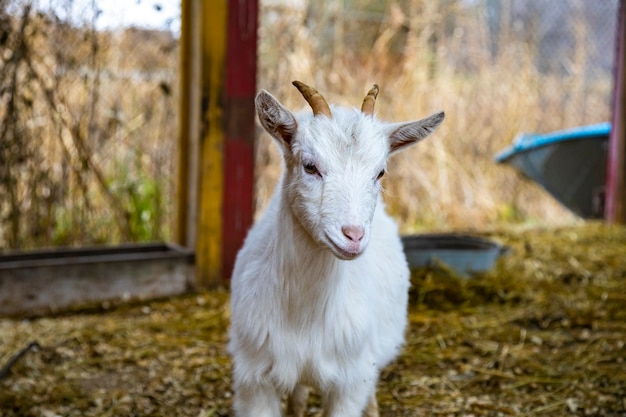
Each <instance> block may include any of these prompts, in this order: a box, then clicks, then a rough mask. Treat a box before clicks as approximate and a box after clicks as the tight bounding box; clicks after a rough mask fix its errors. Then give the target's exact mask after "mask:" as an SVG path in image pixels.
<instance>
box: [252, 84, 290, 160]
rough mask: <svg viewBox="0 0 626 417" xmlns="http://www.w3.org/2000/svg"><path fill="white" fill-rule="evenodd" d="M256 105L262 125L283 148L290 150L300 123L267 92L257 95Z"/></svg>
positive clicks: (263, 91) (262, 91)
mask: <svg viewBox="0 0 626 417" xmlns="http://www.w3.org/2000/svg"><path fill="white" fill-rule="evenodd" d="M254 103H255V105H256V111H257V114H258V115H259V121H260V122H261V125H263V127H264V128H265V130H267V133H269V134H270V135H272V137H273V138H274V139H276V140H277V141H278V142H279V144H280V145H281V147H284V148H285V149H286V150H288V149H289V148H290V146H291V142H292V141H293V138H294V137H295V136H296V131H297V130H298V123H296V119H295V117H293V114H292V113H291V112H290V111H289V110H288V109H287V108H286V107H285V106H283V105H282V104H280V102H279V101H278V100H276V98H275V97H274V96H273V95H271V94H270V93H268V92H267V91H265V90H261V91H260V92H259V94H257V96H256V99H255V100H254Z"/></svg>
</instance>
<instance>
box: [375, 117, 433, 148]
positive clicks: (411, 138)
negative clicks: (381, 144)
mask: <svg viewBox="0 0 626 417" xmlns="http://www.w3.org/2000/svg"><path fill="white" fill-rule="evenodd" d="M444 117H445V114H444V112H439V113H435V114H433V115H431V116H428V117H426V118H424V119H421V120H417V121H415V122H404V123H394V124H390V125H388V126H387V128H386V130H387V136H388V137H389V148H390V153H393V152H396V151H399V150H401V149H403V148H404V147H406V146H409V145H412V144H414V143H417V142H419V141H421V140H422V139H424V138H425V137H426V136H428V135H430V134H431V133H433V132H434V131H435V129H437V127H439V125H440V124H441V122H443V119H444Z"/></svg>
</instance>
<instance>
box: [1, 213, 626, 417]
mask: <svg viewBox="0 0 626 417" xmlns="http://www.w3.org/2000/svg"><path fill="white" fill-rule="evenodd" d="M487 236H489V237H492V238H494V239H496V240H498V241H500V242H502V243H504V244H506V245H509V246H510V247H511V248H512V251H511V253H510V254H509V255H506V256H505V257H503V258H502V259H501V260H500V261H499V263H498V266H497V268H496V269H495V270H493V271H491V272H489V273H485V274H482V275H479V276H476V277H474V278H472V279H469V280H468V279H465V280H464V279H461V278H457V277H455V276H454V275H453V274H451V273H450V272H449V271H447V270H446V269H445V268H443V267H442V268H439V269H431V270H420V271H414V274H413V280H414V286H413V288H412V290H411V308H410V313H409V314H410V328H409V330H408V333H407V345H406V347H405V350H404V353H403V354H402V356H401V357H400V358H399V359H398V360H397V361H396V362H395V363H394V364H393V365H391V366H390V367H388V368H387V369H386V370H385V371H384V372H383V374H382V377H381V381H380V384H379V391H378V398H379V402H380V408H381V416H389V417H392V416H393V417H395V416H539V415H541V416H567V415H572V416H574V415H576V416H625V415H626V401H625V400H624V398H626V372H624V369H626V365H625V364H624V359H625V358H626V346H625V343H626V308H624V305H625V303H626V228H625V227H616V226H606V225H603V224H585V225H578V226H572V227H566V228H558V229H554V228H546V229H538V228H533V229H528V228H526V229H520V228H517V229H508V230H498V231H492V232H490V233H487ZM228 317H229V310H228V293H227V291H224V290H216V291H211V292H203V293H198V294H191V295H187V296H183V297H179V298H173V299H168V300H160V301H153V302H147V303H141V304H133V305H118V306H100V307H99V308H94V309H92V310H89V311H80V312H73V313H66V314H64V315H58V316H56V317H39V318H29V319H26V318H19V319H16V318H3V319H0V366H4V365H5V364H7V363H8V362H10V359H11V358H12V357H13V355H15V354H16V353H18V352H19V351H20V350H22V349H23V348H25V347H26V346H27V345H28V344H29V343H31V342H34V341H36V342H37V343H38V346H39V347H33V348H32V349H30V350H29V351H28V352H26V353H25V354H24V355H23V356H22V357H21V358H20V359H18V360H17V361H16V362H15V363H14V364H13V366H11V367H10V369H8V370H7V372H6V373H5V374H4V375H2V376H1V377H0V415H2V416H6V417H9V416H44V417H53V416H173V415H176V416H194V417H208V416H228V415H231V413H230V405H231V398H232V393H231V391H230V360H229V358H228V356H227V353H226V351H225V345H226V338H227V336H226V329H227V326H228ZM320 412H321V410H320V408H319V402H318V399H317V398H315V397H314V398H312V399H311V402H310V407H309V415H319V413H320Z"/></svg>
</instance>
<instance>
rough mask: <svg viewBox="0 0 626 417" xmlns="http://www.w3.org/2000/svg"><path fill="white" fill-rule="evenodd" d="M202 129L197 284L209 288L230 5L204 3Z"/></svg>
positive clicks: (218, 240)
mask: <svg viewBox="0 0 626 417" xmlns="http://www.w3.org/2000/svg"><path fill="white" fill-rule="evenodd" d="M202 6H203V7H202V10H201V16H202V25H201V31H202V33H201V45H202V46H201V56H202V58H201V61H202V87H201V115H200V116H201V123H200V125H201V127H200V144H199V158H200V160H199V164H198V175H199V180H198V181H199V187H198V201H197V204H198V221H197V228H196V229H197V230H196V281H197V283H198V284H199V285H200V286H201V287H209V286H214V285H217V284H219V283H220V282H221V281H222V265H221V264H222V199H223V195H224V192H223V191H224V190H223V171H224V165H223V162H224V158H223V150H224V128H223V126H224V125H223V117H224V109H223V102H222V92H223V85H224V70H225V59H226V34H227V32H226V28H227V20H226V19H227V15H228V9H227V8H228V2H227V1H226V0H214V1H212V2H211V3H210V5H209V4H208V2H202Z"/></svg>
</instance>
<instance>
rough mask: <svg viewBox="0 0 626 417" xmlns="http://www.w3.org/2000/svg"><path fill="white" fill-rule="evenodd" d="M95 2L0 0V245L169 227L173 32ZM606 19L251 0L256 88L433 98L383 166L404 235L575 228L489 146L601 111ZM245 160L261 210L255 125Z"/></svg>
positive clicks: (549, 8) (516, 3)
mask: <svg viewBox="0 0 626 417" xmlns="http://www.w3.org/2000/svg"><path fill="white" fill-rule="evenodd" d="M104 2H105V0H91V1H83V2H81V1H76V0H48V1H45V2H44V1H40V2H37V1H34V0H33V1H26V0H0V249H1V248H34V247H47V246H71V245H89V244H101V243H103V244H116V243H121V242H132V241H149V240H168V239H170V238H171V236H172V235H173V227H174V224H175V221H174V216H175V207H176V204H175V189H176V184H175V181H176V152H177V149H176V137H177V134H178V120H179V119H178V87H179V86H178V79H177V70H178V64H179V49H178V46H179V45H178V33H176V31H175V30H174V31H172V30H170V29H169V28H166V27H164V28H158V29H154V28H153V29H143V28H139V27H129V26H126V27H121V28H102V27H101V26H100V25H99V19H100V18H101V17H100V14H99V12H98V10H99V3H104ZM140 3H142V7H146V8H148V9H152V10H159V8H160V7H161V6H160V3H159V2H158V1H145V0H144V1H142V2H140ZM616 14H617V0H604V1H601V2H587V1H581V0H561V1H558V2H555V1H551V0H441V1H429V0H320V1H316V2H313V1H305V0H260V22H259V24H260V33H259V71H258V86H259V88H265V89H268V90H270V91H271V92H272V93H273V94H274V95H276V96H277V97H279V98H280V99H281V100H282V101H283V102H284V103H285V104H287V105H288V106H290V107H291V108H293V109H299V108H302V107H303V103H302V99H301V97H299V95H298V93H297V92H296V91H295V89H293V87H292V86H291V80H293V79H300V80H303V81H305V82H307V83H310V84H312V85H314V86H315V87H317V88H318V89H319V90H320V91H321V92H322V93H323V94H324V95H325V96H326V97H327V98H328V99H329V101H334V102H337V103H339V104H345V105H351V106H356V105H358V104H359V103H360V101H361V100H362V98H363V96H364V94H365V92H366V91H367V90H368V89H369V88H370V86H371V84H373V83H374V82H376V83H378V84H379V85H380V87H381V94H380V95H379V98H378V102H377V113H378V116H379V117H380V118H382V119H384V120H388V121H403V120H412V119H417V118H421V117H424V116H426V115H428V114H430V113H432V112H434V111H437V110H440V109H443V110H445V111H446V114H447V118H446V121H445V123H444V125H443V126H442V128H440V130H439V131H438V132H437V133H436V134H435V135H434V136H433V137H431V138H429V139H428V140H427V141H425V142H424V143H421V144H420V145H418V146H416V147H414V148H412V149H411V150H410V151H407V152H404V153H402V154H399V155H397V156H394V157H393V159H392V160H391V161H390V163H389V175H388V176H387V178H386V179H385V182H384V187H385V196H386V200H387V204H388V208H389V211H390V212H391V213H392V214H393V215H394V216H395V217H396V218H397V220H398V221H399V223H400V225H401V229H402V231H404V232H414V231H419V230H425V229H431V230H432V229H446V228H473V229H483V228H490V227H493V226H494V225H502V224H510V223H541V224H564V223H574V222H577V221H579V219H577V218H576V217H575V216H574V215H572V214H571V213H570V212H569V211H567V210H566V209H564V208H562V207H561V206H560V205H559V204H558V203H557V202H555V201H554V200H553V199H552V197H550V196H549V195H548V194H547V193H545V192H543V191H542V190H541V189H540V188H539V187H538V186H536V185H534V184H531V183H529V182H527V181H525V180H523V179H522V178H521V177H519V176H518V175H517V174H516V173H515V172H514V171H513V170H512V169H511V168H507V167H505V166H499V165H496V164H495V163H494V161H493V157H494V155H495V154H496V153H498V152H499V151H500V150H502V149H504V148H505V147H507V146H508V145H509V144H510V143H511V141H512V140H513V138H514V137H515V135H516V134H517V133H519V132H521V131H526V132H548V131H551V130H556V129H561V128H567V127H572V126H578V125H584V124H589V123H596V122H603V121H607V120H608V119H609V117H610V100H611V91H612V64H613V55H614V42H615V39H614V36H615V35H614V34H615V25H616ZM76 16H87V17H78V18H77V17H76ZM256 162H257V168H256V169H257V174H258V175H257V187H256V191H257V210H258V211H260V210H262V209H263V207H264V205H265V203H266V201H267V199H268V198H269V196H270V194H271V192H272V191H273V187H274V184H275V182H276V180H277V178H278V176H279V174H280V155H279V153H278V151H277V149H276V147H275V146H274V145H273V144H272V143H271V140H270V139H269V138H268V137H267V135H265V134H262V133H261V131H260V130H259V140H258V144H257V161H256Z"/></svg>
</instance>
